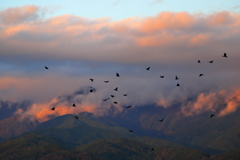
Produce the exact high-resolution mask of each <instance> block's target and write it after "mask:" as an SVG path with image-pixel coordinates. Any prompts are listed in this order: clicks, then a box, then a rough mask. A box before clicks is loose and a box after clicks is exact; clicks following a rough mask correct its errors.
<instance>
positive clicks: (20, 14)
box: [0, 5, 39, 24]
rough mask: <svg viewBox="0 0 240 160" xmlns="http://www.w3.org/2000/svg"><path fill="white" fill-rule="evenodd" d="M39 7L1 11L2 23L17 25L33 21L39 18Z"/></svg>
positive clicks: (0, 18)
mask: <svg viewBox="0 0 240 160" xmlns="http://www.w3.org/2000/svg"><path fill="white" fill-rule="evenodd" d="M38 11H39V7H37V6H34V5H27V6H23V7H14V8H9V9H6V10H3V11H0V23H3V24H16V23H21V22H24V21H31V20H35V19H37V18H38V16H39V15H38V13H37V12H38Z"/></svg>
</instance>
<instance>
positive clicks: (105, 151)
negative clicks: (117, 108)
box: [0, 133, 240, 160]
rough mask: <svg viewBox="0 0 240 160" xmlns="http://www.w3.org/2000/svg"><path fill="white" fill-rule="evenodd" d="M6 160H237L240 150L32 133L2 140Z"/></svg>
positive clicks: (2, 151) (0, 155) (0, 148)
mask: <svg viewBox="0 0 240 160" xmlns="http://www.w3.org/2000/svg"><path fill="white" fill-rule="evenodd" d="M0 150H1V152H0V159H4V160H13V159H15V160H20V159H35V160H43V159H44V160H61V159H62V160H65V159H68V160H77V159H81V160H112V159H116V160H122V159H124V160H125V159H126V160H163V159H167V160H179V159H184V160H193V159H194V160H237V159H239V158H240V151H239V150H238V151H231V152H226V153H224V154H221V155H214V156H209V155H208V154H206V153H204V152H203V151H200V150H197V149H192V148H186V147H180V148H175V147H155V148H153V150H152V147H151V146H149V145H146V144H143V143H141V142H137V141H134V140H128V139H122V138H115V139H109V140H106V139H105V140H104V139H102V140H96V141H93V142H90V143H88V144H85V145H80V146H73V145H71V144H69V143H66V142H63V141H61V140H58V139H55V138H51V137H48V136H43V135H38V134H35V133H28V134H25V135H22V136H19V137H16V138H14V139H12V140H8V141H5V142H3V143H1V144H0Z"/></svg>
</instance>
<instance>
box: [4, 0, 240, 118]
mask: <svg viewBox="0 0 240 160" xmlns="http://www.w3.org/2000/svg"><path fill="white" fill-rule="evenodd" d="M239 3H240V2H237V1H234V0H232V1H210V2H209V1H199V2H193V1H171V0H169V1H167V0H166V1H165V0H163V1H154V0H153V1H131V2H128V1H124V0H119V1H117V0H116V1H104V2H102V3H100V2H99V1H87V2H85V1H77V2H76V1H53V0H52V1H51V0H49V1H41V2H40V1H39V2H36V3H35V2H34V3H33V2H32V1H31V2H30V1H11V0H10V1H6V2H3V3H1V8H0V66H1V67H0V84H1V85H0V99H1V100H3V101H25V100H28V101H31V102H32V103H33V105H32V106H30V107H29V109H28V110H27V111H23V110H21V109H19V110H18V111H16V114H23V115H33V116H35V117H37V118H38V119H41V120H47V119H48V116H52V114H54V116H58V115H63V114H67V113H72V114H76V113H80V112H83V111H88V112H92V113H95V114H97V115H104V114H105V113H106V112H107V111H108V110H109V109H110V108H111V106H113V105H114V106H115V107H116V108H117V111H118V112H121V111H122V110H123V107H124V106H127V105H132V106H133V107H139V106H144V105H146V104H156V106H158V107H164V108H168V107H171V106H174V105H178V106H179V107H180V108H181V112H182V113H183V114H184V115H186V116H193V115H195V114H201V113H203V112H212V113H216V114H217V115H218V116H219V117H221V116H224V115H226V114H231V113H233V112H234V111H236V109H238V108H239V104H240V97H239V93H240V83H239V80H240V74H239V70H240V63H239V59H240V54H239V51H240V46H239V42H240V12H239V11H240V7H239V6H240V4H239ZM223 53H227V55H228V57H227V58H225V57H222V56H223ZM198 60H200V61H201V63H197V61H198ZM211 60H213V63H209V61H211ZM45 66H47V67H48V68H49V69H48V70H46V69H45V68H44V67H45ZM147 67H151V68H150V70H146V68H147ZM116 73H119V74H120V77H116ZM200 73H202V74H204V76H202V77H199V74H200ZM161 75H164V78H160V76H161ZM175 76H178V77H179V78H180V79H179V80H175ZM90 78H93V79H94V82H91V81H90V80H89V79H90ZM106 80H109V83H104V82H103V81H106ZM177 83H179V84H180V87H177V86H176V84H177ZM87 86H91V87H94V88H95V89H96V92H94V93H92V94H86V95H80V96H79V95H75V96H74V98H73V99H72V101H73V102H72V103H77V106H79V107H77V108H74V109H73V108H72V109H69V107H71V106H69V103H65V102H63V103H58V104H59V106H57V108H58V109H59V110H58V109H56V112H51V106H52V105H53V104H55V103H56V101H58V100H59V99H58V98H57V97H59V96H61V95H71V94H73V95H74V93H76V91H78V90H79V89H81V88H82V87H87ZM116 87H119V91H118V92H115V91H114V90H113V89H114V88H116ZM111 94H115V95H116V101H118V102H119V103H118V104H113V100H112V99H111V100H109V101H107V102H106V103H105V102H103V101H102V100H103V99H105V98H108V97H109V96H110V95H111ZM123 94H128V96H127V97H125V96H122V95H123ZM80 102H81V103H80Z"/></svg>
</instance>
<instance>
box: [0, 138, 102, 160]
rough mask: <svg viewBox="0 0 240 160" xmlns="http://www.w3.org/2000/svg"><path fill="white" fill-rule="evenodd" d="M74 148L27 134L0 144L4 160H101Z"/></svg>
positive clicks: (51, 139)
mask: <svg viewBox="0 0 240 160" xmlns="http://www.w3.org/2000/svg"><path fill="white" fill-rule="evenodd" d="M73 150H74V147H73V146H71V145H69V144H67V143H64V142H62V141H60V140H56V139H53V138H50V137H46V136H41V135H37V134H26V135H24V136H21V137H18V138H16V139H13V140H10V141H7V142H3V143H1V144H0V151H1V152H0V159H4V160H30V159H34V160H51V159H58V160H66V159H67V160H76V159H86V160H95V159H96V160H98V159H99V160H100V158H97V157H95V156H90V155H88V154H86V153H83V152H74V151H73Z"/></svg>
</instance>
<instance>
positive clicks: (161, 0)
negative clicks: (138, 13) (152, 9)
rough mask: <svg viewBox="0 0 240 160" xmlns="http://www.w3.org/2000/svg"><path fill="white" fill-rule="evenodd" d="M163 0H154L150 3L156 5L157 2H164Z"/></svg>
mask: <svg viewBox="0 0 240 160" xmlns="http://www.w3.org/2000/svg"><path fill="white" fill-rule="evenodd" d="M162 2H163V0H154V1H153V2H151V3H149V5H154V4H156V3H162Z"/></svg>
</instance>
